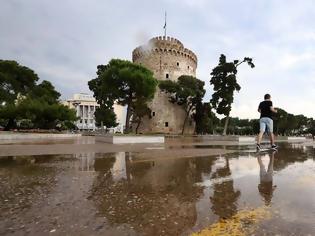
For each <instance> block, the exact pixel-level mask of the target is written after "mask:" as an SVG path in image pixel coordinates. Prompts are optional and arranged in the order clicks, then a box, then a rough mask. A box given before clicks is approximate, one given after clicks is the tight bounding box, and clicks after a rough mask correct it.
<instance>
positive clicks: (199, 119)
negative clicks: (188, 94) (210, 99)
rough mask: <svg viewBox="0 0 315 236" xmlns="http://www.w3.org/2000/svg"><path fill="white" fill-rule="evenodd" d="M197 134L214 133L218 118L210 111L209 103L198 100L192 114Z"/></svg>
mask: <svg viewBox="0 0 315 236" xmlns="http://www.w3.org/2000/svg"><path fill="white" fill-rule="evenodd" d="M194 120H195V122H196V133H197V134H214V133H215V129H216V128H217V127H218V126H219V125H220V119H219V118H217V117H216V115H215V114H214V113H213V112H212V111H211V105H210V103H203V102H199V103H198V104H197V106H196V113H195V114H194Z"/></svg>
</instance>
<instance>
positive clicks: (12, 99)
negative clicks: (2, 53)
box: [0, 60, 76, 130]
mask: <svg viewBox="0 0 315 236" xmlns="http://www.w3.org/2000/svg"><path fill="white" fill-rule="evenodd" d="M38 79H39V78H38V76H37V75H36V74H35V73H34V71H33V70H31V69H29V68H27V67H25V66H21V65H19V64H18V63H17V62H15V61H3V60H0V84H1V86H0V94H1V96H0V102H1V103H0V117H1V120H2V122H3V123H5V129H6V130H9V129H12V128H18V127H24V128H43V129H51V128H56V127H57V125H58V126H59V127H69V126H73V124H72V125H70V124H71V123H72V122H73V121H74V120H76V113H75V111H74V110H72V109H69V108H68V107H66V106H64V105H61V104H60V103H59V100H58V99H59V97H60V93H59V92H57V91H56V90H55V88H54V86H53V85H52V84H51V83H50V82H49V81H46V80H44V81H42V82H41V83H40V84H38V85H37V84H36V82H37V81H38Z"/></svg>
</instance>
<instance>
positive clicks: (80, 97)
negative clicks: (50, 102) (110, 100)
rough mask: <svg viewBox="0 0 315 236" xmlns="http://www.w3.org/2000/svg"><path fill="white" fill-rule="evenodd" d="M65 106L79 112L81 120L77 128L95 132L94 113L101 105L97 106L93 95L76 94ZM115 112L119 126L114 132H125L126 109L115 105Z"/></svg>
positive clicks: (77, 122) (77, 123) (78, 121)
mask: <svg viewBox="0 0 315 236" xmlns="http://www.w3.org/2000/svg"><path fill="white" fill-rule="evenodd" d="M64 105H66V106H68V107H70V108H73V109H75V110H76V111H77V117H79V118H80V119H79V120H77V121H76V126H77V127H78V128H79V129H80V130H95V129H96V125H95V117H94V112H95V110H96V108H97V107H99V106H100V105H99V104H97V102H96V100H95V98H94V97H93V95H90V94H86V93H76V94H74V95H73V98H71V99H68V100H66V101H65V102H64ZM114 112H115V114H116V117H117V119H116V122H117V123H119V125H118V126H117V127H116V128H115V129H114V130H113V132H114V131H116V130H117V131H119V132H122V131H123V126H124V124H125V122H126V109H125V108H124V107H123V106H120V105H117V104H115V105H114Z"/></svg>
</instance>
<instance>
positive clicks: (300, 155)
mask: <svg viewBox="0 0 315 236" xmlns="http://www.w3.org/2000/svg"><path fill="white" fill-rule="evenodd" d="M311 157H313V158H314V155H313V154H310V150H307V151H303V150H302V149H294V148H282V147H280V148H279V151H278V153H277V158H275V162H274V170H276V171H279V170H282V169H284V168H286V167H287V166H289V165H290V164H294V163H295V162H304V161H306V160H307V159H310V158H311Z"/></svg>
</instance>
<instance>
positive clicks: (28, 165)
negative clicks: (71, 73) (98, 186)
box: [0, 155, 63, 235]
mask: <svg viewBox="0 0 315 236" xmlns="http://www.w3.org/2000/svg"><path fill="white" fill-rule="evenodd" d="M59 158H63V156H61V155H45V156H19V157H7V158H1V160H0V183H1V192H0V202H1V203H5V204H0V212H1V214H0V234H1V235H5V234H7V233H9V232H10V231H7V232H6V231H5V230H8V225H10V226H14V225H15V224H17V222H16V220H17V219H18V217H17V216H19V215H23V214H24V213H25V212H27V211H28V210H29V208H30V207H31V206H32V205H33V204H36V203H37V202H40V201H41V200H43V199H45V198H46V197H47V194H49V192H50V191H51V190H52V189H53V188H54V186H55V184H56V175H57V170H56V168H55V167H53V166H48V165H45V164H46V163H51V162H53V161H56V160H58V159H59ZM12 216H13V218H12ZM2 224H4V225H6V227H3V225H2Z"/></svg>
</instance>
